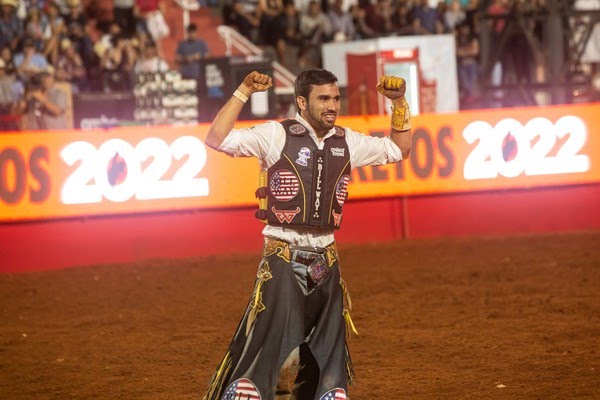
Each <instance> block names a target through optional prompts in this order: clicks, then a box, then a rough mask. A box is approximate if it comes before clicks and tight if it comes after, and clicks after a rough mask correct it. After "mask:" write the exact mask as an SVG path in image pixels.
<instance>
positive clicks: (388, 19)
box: [371, 0, 394, 36]
mask: <svg viewBox="0 0 600 400" xmlns="http://www.w3.org/2000/svg"><path fill="white" fill-rule="evenodd" d="M392 14H393V12H392V2H391V0H377V3H376V4H375V15H374V16H373V17H372V18H371V23H372V24H373V25H371V29H373V30H374V31H375V32H376V33H377V36H386V35H389V34H390V33H392V32H393V31H394V27H393V24H392Z"/></svg>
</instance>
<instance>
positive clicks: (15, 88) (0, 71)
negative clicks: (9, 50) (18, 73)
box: [0, 58, 22, 131]
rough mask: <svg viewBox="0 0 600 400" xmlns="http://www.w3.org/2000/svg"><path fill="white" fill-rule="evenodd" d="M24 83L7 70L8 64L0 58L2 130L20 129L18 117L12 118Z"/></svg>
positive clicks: (0, 117) (0, 121) (0, 128)
mask: <svg viewBox="0 0 600 400" xmlns="http://www.w3.org/2000/svg"><path fill="white" fill-rule="evenodd" d="M21 95H22V85H20V83H19V82H18V81H17V80H16V79H15V77H14V75H10V74H8V73H7V71H6V64H5V62H4V60H3V59H2V58H0V131H16V130H18V129H19V125H18V123H17V119H13V118H11V116H12V115H14V114H15V113H16V106H17V103H18V100H19V97H20V96H21Z"/></svg>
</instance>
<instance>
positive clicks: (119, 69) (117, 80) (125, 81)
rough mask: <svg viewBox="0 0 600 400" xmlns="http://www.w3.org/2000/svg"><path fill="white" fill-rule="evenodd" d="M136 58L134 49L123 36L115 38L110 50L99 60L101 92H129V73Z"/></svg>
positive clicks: (130, 86)
mask: <svg viewBox="0 0 600 400" xmlns="http://www.w3.org/2000/svg"><path fill="white" fill-rule="evenodd" d="M136 59H137V56H136V52H135V49H134V48H133V46H132V45H131V43H130V42H129V40H127V39H126V38H125V37H124V36H121V35H118V36H115V37H114V38H113V40H112V46H111V48H109V49H107V50H106V51H105V52H104V53H103V54H102V58H101V60H100V68H101V71H102V81H103V85H102V87H103V90H104V91H105V92H112V91H123V90H131V88H132V85H131V73H132V71H133V66H134V65H135V62H136Z"/></svg>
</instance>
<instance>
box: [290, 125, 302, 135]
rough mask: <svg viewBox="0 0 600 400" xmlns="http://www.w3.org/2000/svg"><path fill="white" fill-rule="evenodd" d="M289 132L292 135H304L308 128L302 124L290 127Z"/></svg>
mask: <svg viewBox="0 0 600 400" xmlns="http://www.w3.org/2000/svg"><path fill="white" fill-rule="evenodd" d="M288 131H289V132H290V133H291V134H292V135H302V134H303V133H304V132H306V128H305V127H304V125H302V124H294V125H290V126H289V128H288Z"/></svg>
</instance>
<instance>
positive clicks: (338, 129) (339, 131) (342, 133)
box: [334, 126, 346, 138]
mask: <svg viewBox="0 0 600 400" xmlns="http://www.w3.org/2000/svg"><path fill="white" fill-rule="evenodd" d="M334 135H335V136H337V137H340V138H343V137H344V136H346V131H345V130H344V128H342V127H339V126H336V127H335V134H334Z"/></svg>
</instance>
